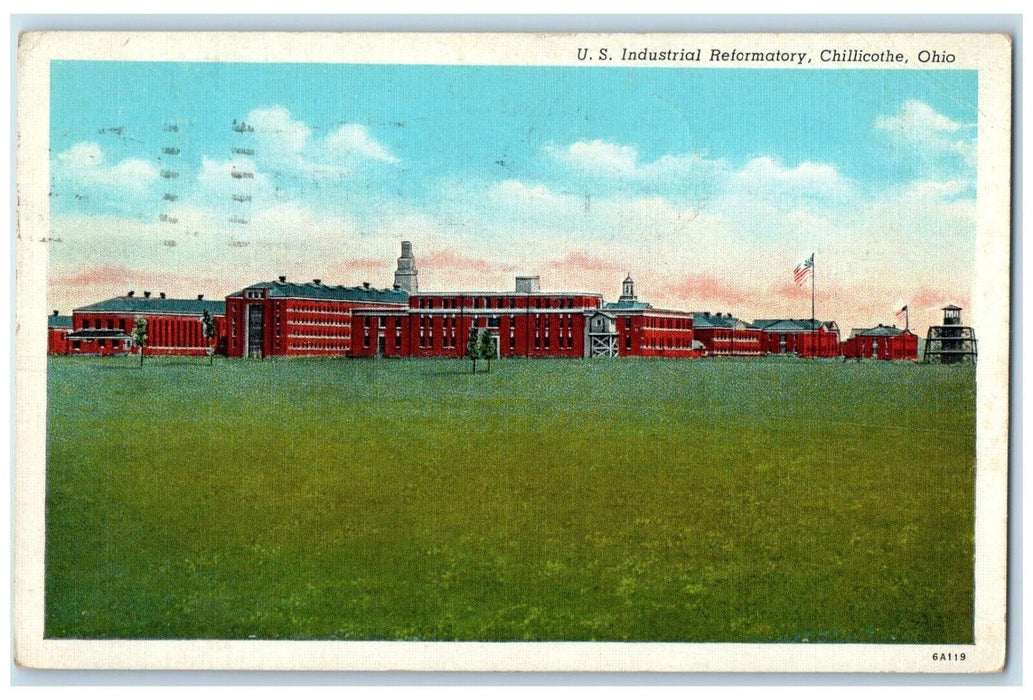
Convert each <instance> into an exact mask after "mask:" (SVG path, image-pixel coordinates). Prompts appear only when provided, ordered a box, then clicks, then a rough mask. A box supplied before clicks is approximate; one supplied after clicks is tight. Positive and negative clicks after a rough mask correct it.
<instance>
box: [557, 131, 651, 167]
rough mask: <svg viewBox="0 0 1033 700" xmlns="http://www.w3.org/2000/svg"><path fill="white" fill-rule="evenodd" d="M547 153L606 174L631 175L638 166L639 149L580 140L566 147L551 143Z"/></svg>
mask: <svg viewBox="0 0 1033 700" xmlns="http://www.w3.org/2000/svg"><path fill="white" fill-rule="evenodd" d="M544 150H545V153H546V154H548V155H549V156H550V157H552V158H553V159H555V160H556V161H558V162H560V163H564V164H566V165H569V166H572V167H574V168H579V169H584V170H588V171H591V172H595V173H599V174H604V175H631V174H633V173H634V172H635V169H636V168H637V166H638V151H637V150H636V149H635V148H633V147H632V146H622V145H619V144H613V143H607V142H606V141H601V140H599V139H596V140H594V141H578V142H576V143H572V144H570V145H569V146H566V147H565V148H561V147H558V146H553V145H549V146H546V147H545V149H544Z"/></svg>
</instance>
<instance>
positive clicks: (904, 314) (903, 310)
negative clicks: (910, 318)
mask: <svg viewBox="0 0 1033 700" xmlns="http://www.w3.org/2000/svg"><path fill="white" fill-rule="evenodd" d="M906 319H907V304H904V306H902V307H901V309H900V311H898V312H897V320H898V321H904V320H906Z"/></svg>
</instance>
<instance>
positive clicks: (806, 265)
mask: <svg viewBox="0 0 1033 700" xmlns="http://www.w3.org/2000/svg"><path fill="white" fill-rule="evenodd" d="M811 274H814V253H811V257H809V258H807V259H806V260H804V261H803V262H802V263H800V264H799V265H797V266H796V267H795V268H794V269H793V281H794V282H796V286H797V287H799V286H800V285H801V284H803V282H804V280H806V279H807V276H808V275H811Z"/></svg>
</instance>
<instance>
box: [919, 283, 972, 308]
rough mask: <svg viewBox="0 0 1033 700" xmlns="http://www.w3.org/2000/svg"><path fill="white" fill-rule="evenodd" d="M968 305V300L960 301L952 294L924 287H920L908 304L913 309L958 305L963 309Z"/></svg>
mask: <svg viewBox="0 0 1033 700" xmlns="http://www.w3.org/2000/svg"><path fill="white" fill-rule="evenodd" d="M967 303H968V300H967V299H960V298H958V297H956V296H954V295H952V294H951V293H950V292H945V291H943V290H940V289H933V288H931V287H924V286H923V287H919V288H918V289H917V290H916V291H915V293H914V294H912V295H911V300H910V301H909V302H908V304H910V308H912V309H940V308H942V307H944V306H946V305H947V304H957V305H959V306H962V307H963V306H964V305H965V304H967Z"/></svg>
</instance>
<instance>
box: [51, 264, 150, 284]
mask: <svg viewBox="0 0 1033 700" xmlns="http://www.w3.org/2000/svg"><path fill="white" fill-rule="evenodd" d="M145 276H146V273H143V272H141V271H140V270H133V269H130V268H128V267H122V266H120V265H101V266H99V267H89V268H85V269H83V270H80V271H79V272H77V273H74V274H70V275H66V276H64V277H58V278H57V279H55V280H53V283H54V284H59V285H67V286H71V287H96V286H100V285H115V284H118V285H123V286H125V285H126V284H131V283H132V282H133V281H136V280H140V279H143V278H144V277H145Z"/></svg>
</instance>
